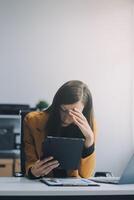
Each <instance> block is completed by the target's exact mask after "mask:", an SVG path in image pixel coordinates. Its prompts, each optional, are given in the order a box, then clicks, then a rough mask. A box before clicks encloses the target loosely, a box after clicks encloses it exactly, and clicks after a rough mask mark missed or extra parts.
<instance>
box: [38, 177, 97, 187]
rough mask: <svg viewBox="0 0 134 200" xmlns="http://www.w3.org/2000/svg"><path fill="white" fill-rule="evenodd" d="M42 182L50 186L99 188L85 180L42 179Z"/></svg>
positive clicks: (92, 182)
mask: <svg viewBox="0 0 134 200" xmlns="http://www.w3.org/2000/svg"><path fill="white" fill-rule="evenodd" d="M40 181H41V182H43V183H45V184H47V185H49V186H99V184H98V183H96V182H94V181H91V180H89V179H85V178H42V179H41V180H40Z"/></svg>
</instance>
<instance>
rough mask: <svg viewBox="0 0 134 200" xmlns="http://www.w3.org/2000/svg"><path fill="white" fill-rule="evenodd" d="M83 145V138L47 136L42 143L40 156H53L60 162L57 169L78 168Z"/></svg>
mask: <svg viewBox="0 0 134 200" xmlns="http://www.w3.org/2000/svg"><path fill="white" fill-rule="evenodd" d="M83 145H84V139H83V138H66V137H52V136H48V137H47V138H46V139H45V141H44V143H43V157H42V158H47V157H49V156H53V157H54V159H55V160H58V161H59V163H60V165H59V167H58V168H59V169H65V170H75V169H78V168H79V164H80V159H81V156H82V150H83Z"/></svg>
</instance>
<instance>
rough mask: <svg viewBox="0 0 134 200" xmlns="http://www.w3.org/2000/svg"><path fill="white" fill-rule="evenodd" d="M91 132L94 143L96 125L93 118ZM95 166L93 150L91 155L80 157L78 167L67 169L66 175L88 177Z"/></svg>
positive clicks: (91, 174)
mask: <svg viewBox="0 0 134 200" xmlns="http://www.w3.org/2000/svg"><path fill="white" fill-rule="evenodd" d="M93 132H94V138H95V139H94V141H95V142H94V145H95V144H96V134H97V127H96V121H95V120H94V124H93ZM95 166H96V152H95V151H94V152H93V153H92V154H91V155H89V156H87V157H85V158H81V160H80V167H79V169H78V170H73V171H71V170H70V171H68V176H75V177H82V178H89V177H91V176H93V174H94V170H95Z"/></svg>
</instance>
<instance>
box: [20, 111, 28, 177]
mask: <svg viewBox="0 0 134 200" xmlns="http://www.w3.org/2000/svg"><path fill="white" fill-rule="evenodd" d="M30 111H31V110H23V111H20V115H21V148H20V165H21V166H20V167H21V173H22V175H25V151H24V148H25V144H24V140H23V137H24V118H25V116H26V114H28V113H29V112H30Z"/></svg>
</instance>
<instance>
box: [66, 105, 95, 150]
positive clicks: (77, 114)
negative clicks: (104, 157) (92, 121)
mask: <svg viewBox="0 0 134 200" xmlns="http://www.w3.org/2000/svg"><path fill="white" fill-rule="evenodd" d="M69 115H70V116H71V117H72V119H73V122H74V123H75V124H76V125H77V126H78V127H79V129H80V130H81V132H82V133H83V135H84V137H85V147H86V148H88V147H90V146H91V145H92V144H93V143H94V133H93V131H92V129H91V128H90V126H89V123H88V121H87V119H86V117H85V116H84V115H83V113H82V112H81V111H79V110H78V109H77V108H75V109H74V110H70V111H69Z"/></svg>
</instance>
